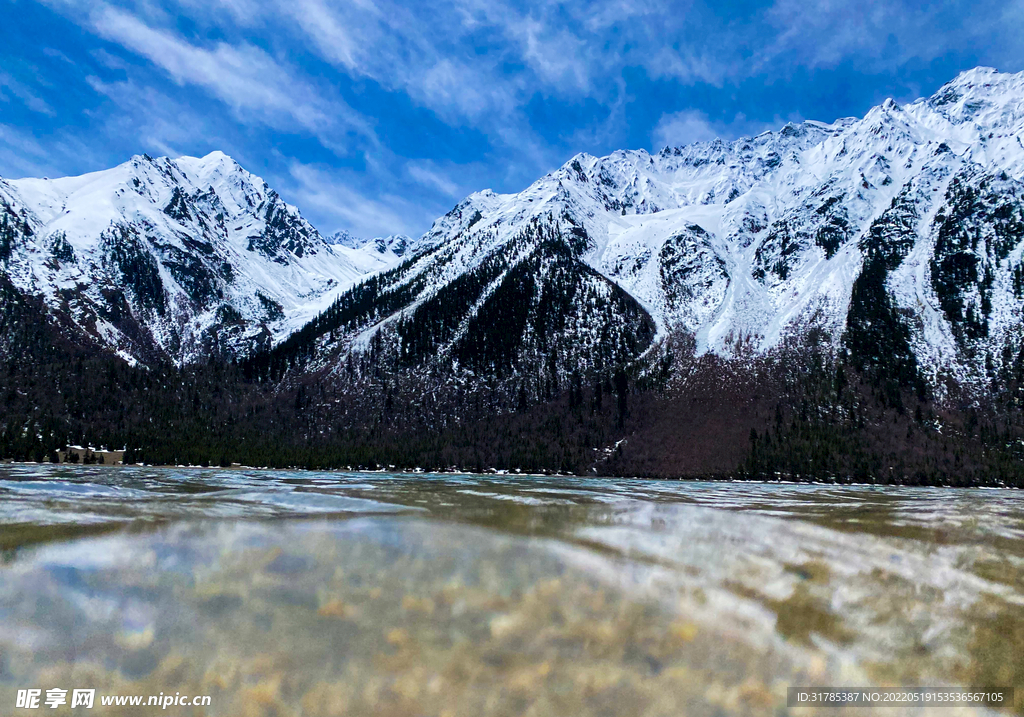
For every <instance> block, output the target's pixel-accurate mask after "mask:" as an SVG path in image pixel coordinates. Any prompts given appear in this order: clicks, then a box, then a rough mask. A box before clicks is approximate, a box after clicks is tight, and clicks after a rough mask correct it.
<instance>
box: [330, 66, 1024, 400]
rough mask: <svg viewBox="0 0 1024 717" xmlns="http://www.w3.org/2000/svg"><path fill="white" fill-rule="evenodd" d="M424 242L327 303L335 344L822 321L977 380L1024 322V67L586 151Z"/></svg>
mask: <svg viewBox="0 0 1024 717" xmlns="http://www.w3.org/2000/svg"><path fill="white" fill-rule="evenodd" d="M418 247H419V249H420V251H419V252H418V253H417V254H416V255H415V256H414V257H413V258H411V259H409V260H407V261H405V262H403V263H402V264H401V265H400V266H399V267H398V268H396V269H394V270H392V271H390V272H388V273H385V274H382V275H380V276H379V277H378V278H377V279H375V280H374V282H372V283H371V284H367V285H365V286H363V287H360V288H358V289H353V291H352V292H350V293H349V294H346V295H345V296H343V297H342V298H341V300H340V301H339V303H338V304H337V305H336V306H335V307H334V313H332V314H331V315H330V316H329V317H325V321H324V322H323V326H325V327H328V326H329V327H330V329H331V331H330V337H327V336H326V335H325V334H321V336H322V338H321V339H320V341H319V343H318V345H317V351H318V352H319V355H320V356H321V357H322V358H323V359H324V360H325V361H327V362H328V363H329V361H330V360H331V359H329V357H330V356H333V355H334V353H335V352H339V351H340V352H342V353H344V352H346V351H348V350H350V349H352V348H355V349H360V348H361V347H366V346H368V345H370V343H371V342H372V340H373V339H374V337H378V339H379V341H380V345H381V346H388V345H392V346H393V347H394V351H395V355H396V356H398V357H399V359H400V361H401V360H411V357H420V358H421V359H422V360H423V361H427V360H429V361H430V362H433V363H435V364H436V363H437V362H440V363H441V364H445V365H451V366H455V367H456V368H458V367H460V366H461V367H465V366H466V365H467V362H468V363H469V364H470V365H472V366H473V367H474V368H475V369H478V370H483V371H485V372H486V371H490V370H495V367H500V366H501V365H508V366H518V367H519V368H520V369H523V370H528V368H529V366H540V365H545V362H548V363H550V364H557V365H558V366H559V367H560V368H559V369H558V370H557V371H555V374H562V375H567V374H568V373H571V372H573V371H577V370H580V371H584V372H585V371H586V370H587V369H588V368H589V367H593V366H596V365H598V364H616V363H618V362H621V361H622V360H623V359H625V358H627V357H628V356H633V357H635V356H636V355H637V354H638V353H640V352H643V351H645V350H646V349H648V347H649V346H650V345H651V344H652V343H657V342H658V340H659V339H660V338H661V337H665V336H667V335H668V334H669V333H672V332H677V331H681V332H684V333H689V334H692V335H693V336H695V338H696V341H697V346H698V350H700V351H713V352H717V353H719V354H723V355H737V354H740V353H746V352H749V351H764V350H767V349H769V348H771V347H773V346H775V345H777V344H778V343H779V342H780V340H782V339H783V337H785V336H787V335H789V334H800V333H803V332H806V331H807V330H808V329H810V328H811V327H816V328H818V329H822V330H823V335H825V336H827V337H829V338H830V340H831V341H832V342H833V344H834V345H835V346H836V347H837V348H838V347H839V346H841V345H843V342H844V341H845V346H846V348H847V350H848V351H851V352H853V353H857V352H860V353H859V354H858V355H857V356H856V357H855V359H856V360H857V361H860V362H866V363H872V362H876V363H877V362H879V361H882V362H884V361H887V360H888V359H886V358H885V357H884V356H879V355H878V354H879V352H883V353H884V352H893V353H896V354H899V353H900V352H904V353H906V354H907V356H908V359H907V360H908V361H911V362H912V363H914V364H915V368H914V371H917V370H918V368H919V369H921V370H922V371H923V373H924V376H925V377H926V378H928V379H930V380H932V381H938V380H939V379H940V377H942V376H947V375H948V376H952V377H954V378H957V379H959V380H962V381H975V380H977V381H981V380H984V379H985V376H986V375H987V372H989V375H990V372H991V371H992V370H993V369H994V368H998V367H999V365H1000V364H1001V363H1002V362H1006V361H1009V360H1010V358H1011V357H1016V355H1017V354H1018V353H1019V352H1020V350H1021V346H1022V336H1024V324H1022V313H1021V308H1022V300H1024V265H1022V261H1024V256H1022V254H1024V73H1022V74H1017V75H1010V74H1001V73H998V72H996V71H995V70H992V69H986V68H978V69H975V70H971V71H969V72H965V73H963V74H961V75H960V76H959V77H957V78H956V79H955V80H953V81H952V82H950V83H948V84H946V85H945V86H943V87H942V88H941V89H940V90H939V91H938V92H937V93H936V94H935V95H934V96H933V97H930V98H927V99H921V100H918V101H916V102H913V103H910V104H907V105H899V104H897V103H896V102H894V101H892V100H887V101H886V102H884V103H883V104H882V105H880V106H878V107H875V108H874V109H872V110H871V111H870V112H868V113H867V114H866V115H865V116H864V117H863V118H860V119H855V118H848V119H841V120H838V121H836V122H833V123H831V124H826V123H822V122H815V121H806V122H802V123H799V124H788V125H786V126H785V127H783V128H781V129H780V130H778V131H774V132H765V133H763V134H761V135H758V136H756V137H753V138H745V139H740V140H736V141H732V142H725V141H721V140H716V141H712V142H704V143H698V144H692V145H689V146H685V147H676V148H666V149H664V150H662V151H660V152H658V153H657V154H654V155H651V154H649V153H648V152H646V151H644V150H637V151H618V152H615V153H613V154H611V155H609V156H607V157H600V158H599V157H593V156H590V155H587V154H579V155H577V156H575V157H573V158H572V159H571V160H570V161H568V162H567V163H566V164H565V165H563V166H562V167H561V168H559V169H558V170H556V171H554V172H552V173H550V174H548V175H546V176H544V177H542V178H541V179H539V180H538V181H536V182H535V183H534V184H532V185H531V186H530V187H528V188H527V189H525V190H524V191H522V192H520V193H518V194H510V195H498V194H495V193H493V192H491V191H483V192H478V193H476V194H473V195H471V196H469V197H468V198H467V199H465V200H464V201H463V202H461V203H460V204H459V205H458V206H457V207H455V208H454V209H453V210H452V211H451V212H450V213H448V214H447V215H445V216H444V217H442V218H440V219H438V220H437V221H436V222H435V223H434V225H433V227H432V228H431V230H430V231H429V232H427V234H426V235H424V236H423V237H422V238H421V239H420V240H419V241H418ZM647 317H649V319H648V318H647ZM648 321H649V322H650V325H651V326H652V327H653V330H652V331H650V332H649V333H648V331H647V330H646V329H645V328H644V327H645V326H647V325H648ZM544 332H548V333H547V335H544ZM559 332H560V333H559ZM627 336H629V337H631V340H630V341H627V340H626V339H627ZM555 339H557V340H555ZM481 357H482V358H481ZM416 360H420V359H416ZM531 361H532V362H533V363H529V362H531ZM503 362H504V364H503Z"/></svg>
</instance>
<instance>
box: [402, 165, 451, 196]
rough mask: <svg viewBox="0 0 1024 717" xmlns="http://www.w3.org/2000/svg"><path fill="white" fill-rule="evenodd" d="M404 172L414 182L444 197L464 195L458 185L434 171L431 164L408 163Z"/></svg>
mask: <svg viewBox="0 0 1024 717" xmlns="http://www.w3.org/2000/svg"><path fill="white" fill-rule="evenodd" d="M406 171H407V172H408V173H409V177H410V178H411V179H412V180H413V181H414V182H418V183H420V184H422V185H425V186H427V187H431V188H433V189H435V190H436V191H438V192H440V193H441V194H444V195H446V196H449V197H458V196H461V195H463V194H465V192H463V191H462V190H460V188H459V185H458V184H456V183H455V182H453V181H452V180H450V179H448V178H447V177H446V176H445V175H444V174H443V173H441V172H439V171H438V170H436V169H434V163H433V162H429V163H426V162H423V163H410V164H408V165H407V166H406Z"/></svg>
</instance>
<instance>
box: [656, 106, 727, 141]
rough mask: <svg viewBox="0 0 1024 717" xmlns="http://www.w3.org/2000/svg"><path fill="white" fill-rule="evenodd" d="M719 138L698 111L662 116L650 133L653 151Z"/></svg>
mask: <svg viewBox="0 0 1024 717" xmlns="http://www.w3.org/2000/svg"><path fill="white" fill-rule="evenodd" d="M717 137H719V132H718V130H716V129H715V127H714V125H712V123H711V121H710V120H709V119H708V116H707V115H706V114H704V113H703V112H701V111H699V110H683V111H682V112H674V113H672V114H667V115H662V117H661V119H660V120H659V121H658V125H657V126H656V127H655V128H654V131H653V132H652V138H653V140H654V147H655V149H660V148H662V147H681V146H683V145H686V144H693V143H694V142H708V141H710V140H713V139H716V138H717Z"/></svg>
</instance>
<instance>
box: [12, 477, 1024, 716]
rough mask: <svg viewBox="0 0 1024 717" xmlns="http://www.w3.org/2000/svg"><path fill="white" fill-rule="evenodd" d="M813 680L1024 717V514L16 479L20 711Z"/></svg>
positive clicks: (377, 710) (315, 705)
mask: <svg viewBox="0 0 1024 717" xmlns="http://www.w3.org/2000/svg"><path fill="white" fill-rule="evenodd" d="M790 685H798V686H862V687H863V686H871V685H877V686H883V687H886V686H940V685H942V686H945V685H949V686H963V687H997V686H998V687H1015V688H1016V694H1015V697H1014V702H1013V704H1010V705H1006V706H1005V707H1004V708H1003V710H1004V713H1005V712H1007V711H1011V712H1014V711H1015V712H1017V713H1021V714H1024V494H1021V493H1019V492H1011V491H985V490H951V489H917V488H913V489H912V488H889V487H887V488H874V487H841V488H840V487H834V486H809V485H763V484H750V483H675V482H654V481H640V480H586V479H577V478H550V477H525V476H524V477H519V476H515V477H512V476H500V477H499V476H493V477H479V476H449V475H445V476H431V475H388V474H346V473H307V472H283V471H249V470H230V471H221V470H198V469H182V470H174V469H150V468H123V469H121V468H109V467H94V468H87V467H80V468H59V467H43V466H3V467H0V713H2V714H25V715H29V714H33V711H32V710H16V709H13V706H14V705H15V699H16V697H15V695H16V692H17V690H19V689H25V688H42V689H43V691H44V692H43V694H44V697H45V690H46V689H49V688H52V687H60V688H62V689H68V690H71V689H73V688H95V689H96V690H97V695H103V694H138V695H150V694H152V695H156V694H158V693H161V692H162V693H164V694H173V693H175V692H180V693H182V694H188V695H209V696H210V698H211V700H210V701H211V704H210V706H208V707H202V708H199V707H196V708H193V707H173V706H172V707H169V708H168V709H167V710H165V711H162V710H159V709H156V708H153V707H150V708H148V709H147V708H145V707H124V708H120V711H119V709H118V708H116V707H101V706H100V705H99V703H98V699H99V697H97V704H96V707H95V708H94V710H86V709H84V708H76V710H75V711H74V712H72V711H71V710H70V709H69V708H68V707H67V706H63V707H60V708H59V709H53V710H51V709H48V708H46V707H45V706H44V707H43V708H42V709H43V710H44V712H45V713H48V714H82V715H86V714H94V713H95V714H135V715H138V714H156V713H158V712H164V713H166V714H183V715H200V714H202V715H231V716H232V717H234V716H237V715H242V716H245V715H278V716H282V717H283V716H286V715H311V716H317V715H341V714H352V715H362V714H366V715H369V714H374V715H380V714H383V715H409V716H410V717H412V716H413V715H453V716H461V715H538V716H539V715H549V714H550V715H591V714H593V715H673V716H675V715H742V714H758V715H760V714H770V715H784V714H794V715H800V714H817V713H821V712H815V711H814V710H812V709H810V708H807V707H792V708H791V707H787V705H786V690H787V687H789V686H790ZM69 694H70V693H69ZM69 701H70V699H69ZM987 709H988V708H983V707H972V708H961V707H943V708H940V709H934V708H933V709H931V710H929V708H926V707H910V708H885V709H884V710H882V709H878V708H876V709H875V711H874V712H873V714H892V715H895V714H932V713H935V714H941V715H955V714H985V713H990V714H992V713H995V714H998V712H987ZM833 711H834V712H835V713H836V714H842V715H857V714H867V713H868V710H867V709H865V708H853V707H847V708H843V709H835V710H833Z"/></svg>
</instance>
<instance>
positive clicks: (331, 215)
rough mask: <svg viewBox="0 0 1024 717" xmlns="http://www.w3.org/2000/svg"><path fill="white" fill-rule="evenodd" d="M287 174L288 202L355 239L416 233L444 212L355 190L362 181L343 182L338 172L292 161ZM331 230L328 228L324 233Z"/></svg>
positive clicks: (436, 208)
mask: <svg viewBox="0 0 1024 717" xmlns="http://www.w3.org/2000/svg"><path fill="white" fill-rule="evenodd" d="M289 173H290V179H291V186H289V187H285V188H284V190H285V191H283V192H282V194H283V195H284V194H285V193H287V196H288V198H289V201H290V202H292V203H293V204H295V205H297V206H298V207H300V208H302V209H303V211H304V212H305V211H306V210H305V208H307V207H308V208H311V209H313V210H316V212H317V214H318V215H319V216H320V217H322V218H323V221H321V224H323V223H324V222H333V223H334V227H333V229H346V230H348V231H350V232H352V233H353V234H354V235H356V236H364V237H372V236H381V235H385V234H415V233H416V232H418V231H422V229H423V227H425V226H429V225H430V222H431V221H432V220H433V219H434V218H435V217H438V216H440V215H441V214H442V213H443V211H442V210H441V208H440V207H439V206H437V205H433V204H430V205H425V204H423V203H417V202H414V201H410V200H409V199H408V198H404V197H399V196H396V195H394V194H387V193H381V194H375V193H374V194H371V193H370V192H368V191H366V189H356V188H355V186H354V185H360V184H363V185H365V180H361V179H360V178H358V177H350V178H349V179H348V180H346V179H345V177H344V174H343V173H341V172H337V171H329V170H327V169H324V168H319V167H315V166H311V165H308V164H302V163H300V162H292V163H290V165H289ZM319 228H320V229H321V230H323V229H324V228H325V227H319ZM330 231H332V229H330V228H328V231H327V233H330Z"/></svg>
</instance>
